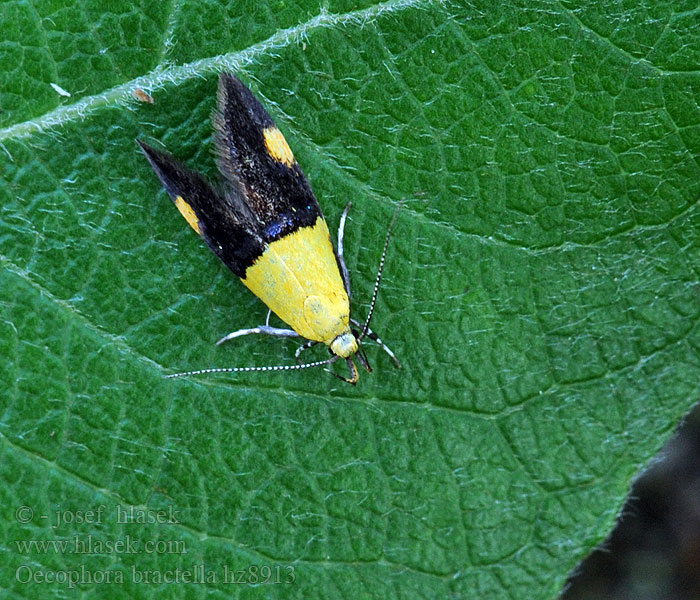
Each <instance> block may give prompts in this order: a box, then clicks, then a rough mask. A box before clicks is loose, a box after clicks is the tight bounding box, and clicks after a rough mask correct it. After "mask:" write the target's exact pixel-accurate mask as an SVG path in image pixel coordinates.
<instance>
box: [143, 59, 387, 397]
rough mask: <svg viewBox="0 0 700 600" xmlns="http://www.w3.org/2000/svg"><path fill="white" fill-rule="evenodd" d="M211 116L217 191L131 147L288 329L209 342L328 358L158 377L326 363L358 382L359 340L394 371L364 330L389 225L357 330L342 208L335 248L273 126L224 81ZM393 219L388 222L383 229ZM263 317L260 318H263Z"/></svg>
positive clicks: (230, 78) (235, 84)
mask: <svg viewBox="0 0 700 600" xmlns="http://www.w3.org/2000/svg"><path fill="white" fill-rule="evenodd" d="M217 100H218V102H217V108H216V110H215V112H214V115H213V123H214V130H215V136H214V145H215V148H216V154H217V165H218V168H219V171H220V172H221V174H222V175H223V182H222V186H221V187H220V189H215V188H213V187H212V186H211V185H210V184H209V183H208V182H207V181H206V180H205V179H204V178H203V177H202V176H201V175H200V174H199V173H196V172H194V171H191V170H190V169H188V168H187V167H185V166H184V165H183V164H182V163H180V162H179V161H177V160H176V159H175V158H173V157H172V156H171V155H169V154H167V153H166V152H162V151H159V150H155V149H153V148H151V147H150V146H148V145H147V144H145V143H143V142H142V141H140V140H137V142H138V144H139V145H140V146H141V150H142V151H143V153H144V154H145V156H146V158H147V159H148V162H149V163H150V164H151V167H152V168H153V170H154V171H155V173H156V175H157V176H158V179H159V180H160V182H161V184H162V185H163V187H164V188H165V190H166V191H167V192H168V194H169V196H170V198H171V199H172V201H173V202H174V204H175V206H176V207H177V208H178V210H179V211H180V213H181V214H182V216H183V217H185V219H186V220H187V222H188V223H189V224H190V226H191V227H192V229H194V230H195V231H196V232H197V233H198V234H199V235H200V236H201V237H202V239H203V240H204V241H205V242H206V244H207V245H208V246H209V248H210V249H211V251H212V252H213V253H214V254H216V256H218V257H219V258H220V259H221V261H222V262H223V263H224V264H225V265H226V266H227V267H228V268H229V269H231V271H233V273H234V274H235V275H237V276H238V277H239V278H240V279H241V281H243V283H244V284H245V285H246V286H247V287H248V288H249V289H250V290H251V291H252V292H253V293H254V294H255V295H256V296H257V297H258V298H260V299H261V300H262V301H263V302H264V303H265V304H266V305H267V307H268V308H269V309H270V311H271V312H274V313H275V314H276V315H277V316H278V317H279V318H280V319H281V320H282V321H284V322H285V323H287V324H288V325H289V326H290V327H291V329H280V328H276V327H271V326H269V325H268V324H267V323H266V324H265V325H261V326H259V327H254V328H251V329H241V330H238V331H234V332H233V333H230V334H229V335H227V336H225V337H224V338H222V339H221V340H219V342H218V343H221V342H224V341H226V340H230V339H233V338H235V337H239V336H242V335H248V334H253V333H259V334H266V335H273V336H278V337H301V338H304V339H306V340H307V341H306V343H305V344H304V345H302V346H301V347H300V348H299V350H298V351H297V353H296V356H297V358H298V357H299V354H300V351H301V350H303V349H304V348H308V347H309V346H311V345H313V344H316V343H323V344H325V345H326V346H327V347H328V349H329V352H330V354H331V358H328V359H326V360H322V361H316V362H311V363H301V364H296V365H278V366H268V367H232V368H224V369H201V370H197V371H188V372H186V373H176V374H174V375H169V376H168V377H178V376H183V375H196V374H201V373H215V372H237V371H279V370H294V369H303V368H309V367H315V366H321V365H328V364H330V363H333V362H335V361H336V360H338V359H339V358H343V359H345V361H346V363H347V366H348V369H349V371H350V376H349V377H347V378H345V377H341V379H343V380H345V381H347V382H348V383H352V384H354V383H356V382H357V381H358V378H359V374H358V371H357V367H356V366H355V363H354V362H353V358H357V360H358V362H359V363H360V364H361V365H362V366H363V367H364V368H365V369H366V370H367V371H371V368H370V366H369V363H368V362H367V357H366V356H365V354H364V352H363V351H362V347H361V341H362V339H363V338H364V337H365V336H366V337H369V338H370V339H373V340H374V341H376V342H377V343H378V344H379V345H380V346H381V347H382V348H383V349H384V350H385V351H386V352H387V353H388V354H389V355H390V356H391V358H392V360H393V361H394V363H395V364H396V365H397V366H400V365H399V363H398V360H397V359H396V357H395V356H394V354H393V353H392V352H391V350H389V349H388V348H387V347H386V346H385V345H384V344H383V343H382V342H381V340H379V338H378V337H377V336H376V335H375V334H374V333H373V332H372V331H371V330H370V329H369V321H370V318H371V316H372V313H373V310H374V305H375V302H376V298H377V290H378V287H379V281H380V279H381V273H382V268H383V265H384V258H385V256H386V251H387V247H388V243H389V234H390V232H391V226H390V227H389V231H388V232H387V236H386V240H385V243H384V249H383V252H382V257H381V261H380V267H379V271H378V273H377V279H376V282H375V288H374V293H373V296H372V302H371V304H370V310H369V316H368V318H367V320H366V321H365V323H364V324H361V323H359V322H357V321H355V320H354V319H352V318H351V316H350V282H349V277H348V270H347V268H346V266H345V263H344V261H343V254H342V240H343V228H344V225H345V220H346V217H347V211H348V209H349V207H350V204H348V206H346V208H345V211H344V212H343V216H342V217H341V220H340V227H339V231H338V250H337V252H336V250H335V248H334V247H333V244H332V242H331V239H330V234H329V232H328V226H327V225H326V221H325V219H324V218H323V214H322V213H321V208H320V207H319V205H318V202H317V201H316V198H315V197H314V194H313V192H312V191H311V188H310V187H309V183H308V182H307V180H306V177H305V176H304V174H303V173H302V170H301V168H300V167H299V165H298V164H297V162H296V160H295V158H294V155H293V154H292V151H291V149H290V148H289V145H288V144H287V142H286V140H285V139H284V136H283V135H282V133H281V132H280V130H279V129H278V128H277V126H276V125H275V123H274V121H273V120H272V118H271V117H270V115H269V114H268V113H267V111H266V110H265V109H264V108H263V106H262V105H261V104H260V102H258V100H257V99H256V98H255V96H253V94H252V93H251V92H250V90H248V88H246V87H245V85H243V83H241V81H240V80H238V78H236V77H235V76H234V75H231V74H228V73H223V74H221V75H220V77H219V87H218V94H217ZM395 219H396V214H395V215H394V220H392V226H393V223H394V221H395ZM268 317H269V314H268Z"/></svg>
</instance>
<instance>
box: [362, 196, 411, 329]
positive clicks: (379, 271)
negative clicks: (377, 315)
mask: <svg viewBox="0 0 700 600" xmlns="http://www.w3.org/2000/svg"><path fill="white" fill-rule="evenodd" d="M402 206H403V200H401V202H399V205H398V206H397V207H396V210H395V211H394V216H393V217H392V218H391V223H389V229H387V230H386V238H384V248H383V250H382V257H381V258H380V259H379V269H377V278H376V279H375V280H374V291H373V292H372V301H371V302H370V304H369V314H368V315H367V320H366V321H365V324H364V325H363V326H362V331H361V332H360V335H359V337H358V338H357V341H360V340H361V339H362V338H363V337H365V335H367V331H368V330H369V322H370V321H371V320H372V315H373V314H374V305H375V304H376V302H377V295H378V294H379V282H380V281H381V280H382V271H383V270H384V261H385V260H386V252H387V250H388V249H389V239H390V238H391V230H392V229H393V228H394V224H395V223H396V218H397V217H398V216H399V211H400V210H401V207H402Z"/></svg>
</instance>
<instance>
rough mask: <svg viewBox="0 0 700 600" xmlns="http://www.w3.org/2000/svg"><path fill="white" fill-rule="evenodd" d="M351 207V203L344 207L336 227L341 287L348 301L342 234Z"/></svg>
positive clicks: (348, 280)
mask: <svg viewBox="0 0 700 600" xmlns="http://www.w3.org/2000/svg"><path fill="white" fill-rule="evenodd" d="M351 206H352V202H348V203H347V204H346V205H345V209H344V210H343V214H342V215H340V224H339V225H338V254H337V257H338V267H340V276H341V277H342V278H343V285H344V286H345V291H346V293H347V295H348V300H349V299H350V274H349V273H348V268H347V267H346V266H345V259H344V258H343V234H344V233H345V220H346V219H347V218H348V211H349V210H350V207H351Z"/></svg>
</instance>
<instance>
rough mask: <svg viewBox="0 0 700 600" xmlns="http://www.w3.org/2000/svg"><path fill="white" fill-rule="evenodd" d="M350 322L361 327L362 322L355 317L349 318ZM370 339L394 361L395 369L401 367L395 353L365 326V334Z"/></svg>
mask: <svg viewBox="0 0 700 600" xmlns="http://www.w3.org/2000/svg"><path fill="white" fill-rule="evenodd" d="M350 322H351V323H352V324H353V325H354V326H355V327H362V323H358V322H357V321H356V320H355V319H350ZM365 335H366V336H367V337H368V338H369V339H370V340H372V341H373V342H375V343H376V344H377V346H379V347H380V348H381V349H382V350H384V352H386V353H387V354H388V355H389V356H390V357H391V360H393V361H394V365H395V366H396V368H397V369H400V368H401V363H400V362H399V359H398V358H396V355H395V354H394V353H393V352H392V351H391V350H390V349H389V347H388V346H387V345H386V344H385V343H384V342H382V340H380V339H379V336H378V335H377V334H376V333H374V331H372V330H371V329H369V328H367V333H366V334H365Z"/></svg>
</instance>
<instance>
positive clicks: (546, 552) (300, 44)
mask: <svg viewBox="0 0 700 600" xmlns="http://www.w3.org/2000/svg"><path fill="white" fill-rule="evenodd" d="M686 4H687V6H685V5H684V4H683V3H674V4H671V3H667V2H661V3H660V2H651V1H650V0H645V1H644V2H641V3H634V5H632V4H630V5H629V7H627V5H625V6H623V5H621V4H619V3H600V2H596V3H590V4H577V3H570V2H564V3H548V2H538V3H534V4H533V3H531V2H524V3H522V6H518V5H515V4H512V3H508V4H504V5H499V4H496V5H494V4H493V3H489V2H480V3H477V4H474V3H461V2H444V3H440V2H427V1H425V0H424V1H422V2H421V1H419V0H403V1H402V0H394V1H391V0H389V1H388V2H385V3H369V2H364V3H360V4H358V3H351V2H343V1H331V2H316V3H313V2H311V1H310V0H309V1H305V2H303V3H290V2H286V1H284V0H279V1H273V2H262V3H260V2H231V3H229V4H224V3H215V2H212V1H204V2H194V1H189V0H185V1H183V2H179V3H173V4H168V3H161V2H147V1H146V0H141V2H119V1H117V2H110V3H104V2H102V3H95V2H88V1H78V2H45V3H31V4H30V3H26V2H21V1H20V0H8V1H6V2H4V3H3V4H2V10H0V30H1V31H3V38H4V39H3V43H2V45H0V108H1V109H2V111H3V112H2V113H0V168H1V169H2V174H3V177H2V181H1V182H0V261H2V263H1V264H2V271H1V272H0V306H1V307H2V309H1V311H0V357H2V360H0V374H1V375H2V378H1V380H0V382H1V383H2V387H3V392H2V395H1V397H2V419H1V421H0V453H1V458H0V479H1V481H2V485H1V486H0V490H1V492H0V500H1V501H2V502H1V504H2V520H1V521H0V525H1V526H2V539H3V544H2V555H3V557H4V558H3V564H4V565H5V566H6V568H5V569H4V570H3V571H2V572H1V574H0V589H2V590H3V594H2V595H3V597H4V596H7V597H8V598H9V597H11V598H48V597H51V598H55V597H65V598H73V597H79V596H80V597H83V598H103V597H109V598H152V597H156V596H157V597H158V598H200V597H202V596H203V595H207V597H209V596H211V597H216V598H219V597H221V598H228V597H244V598H250V597H266V598H378V599H379V598H381V599H384V598H447V597H454V598H458V597H488V598H523V599H532V598H551V597H553V596H554V595H556V593H557V592H558V591H559V590H560V588H561V586H562V585H563V583H564V581H565V579H566V576H567V573H568V572H569V571H570V569H572V568H573V567H574V566H575V565H576V564H577V562H578V561H579V560H580V559H581V558H582V557H584V556H585V555H586V554H587V553H588V552H589V551H590V550H591V548H593V547H594V546H595V544H597V543H598V542H599V541H600V540H601V539H602V538H603V537H604V536H605V535H606V533H607V532H608V531H609V529H610V527H611V526H612V525H613V523H614V520H615V516H616V513H617V511H618V509H619V507H620V506H621V504H622V502H623V500H624V496H625V493H626V490H627V488H628V485H629V482H630V479H631V478H632V477H633V476H634V475H635V473H637V472H638V471H639V469H640V468H641V467H643V466H644V465H645V464H646V463H647V462H648V461H649V460H650V458H651V457H653V456H654V454H655V452H656V451H657V450H658V449H659V448H660V447H661V445H662V444H663V443H664V442H665V440H666V439H667V438H668V436H669V435H670V433H671V432H672V430H673V429H674V427H675V425H676V423H677V422H678V420H679V419H680V418H681V417H682V415H683V414H684V413H685V412H686V411H687V410H688V408H689V407H690V406H691V405H692V403H693V402H694V401H695V400H696V399H697V397H698V393H699V392H700V389H699V388H700V385H699V383H698V382H699V381H700V368H699V367H698V365H699V364H700V360H699V359H700V357H699V356H698V354H699V352H698V349H699V347H700V332H699V328H698V322H699V321H698V317H699V316H700V287H699V286H698V283H697V281H698V264H700V251H699V249H700V205H699V204H698V194H700V169H699V164H698V157H699V156H700V107H699V106H698V98H700V74H699V73H698V71H697V55H698V50H699V48H698V39H700V38H699V37H698V19H699V18H700V12H699V11H698V9H697V7H696V6H695V5H694V4H690V3H686ZM222 70H229V71H234V72H236V73H237V74H238V75H239V76H241V77H242V78H243V79H244V80H245V81H246V82H247V83H248V84H249V85H250V86H251V88H252V89H253V90H254V92H255V93H256V94H257V95H258V96H259V97H260V98H261V99H262V101H263V103H264V104H265V105H266V106H267V107H268V109H269V110H270V112H271V114H272V115H273V117H274V118H275V119H276V120H277V123H278V125H279V126H280V128H281V129H282V130H283V131H284V133H285V135H286V136H287V139H288V141H289V143H290V145H291V147H292V149H293V150H294V152H295V155H296V157H297V159H298V160H299V162H300V164H301V165H302V166H303V168H304V170H305V172H306V174H307V176H308V177H309V180H310V181H311V183H312V186H313V188H314V190H315V192H316V195H317V197H318V198H319V202H320V204H321V206H322V207H323V209H324V211H325V214H326V217H327V219H328V221H329V223H330V225H331V228H334V227H335V226H336V224H337V220H338V217H339V214H340V211H341V210H342V207H343V206H344V205H345V203H346V202H347V201H348V200H352V201H353V209H352V212H351V215H350V222H349V223H348V228H347V235H346V240H345V247H346V259H347V262H348V264H349V267H350V271H351V278H352V283H353V310H354V312H355V314H356V315H357V316H358V317H360V318H362V317H363V316H364V315H365V313H366V310H367V306H368V302H369V298H370V296H371V290H372V284H373V280H374V276H375V272H376V266H377V262H378V259H379V253H380V251H381V244H382V240H383V237H384V233H385V231H386V227H387V224H388V222H389V220H390V218H391V215H392V213H393V209H394V206H395V205H396V203H397V202H398V201H399V200H401V199H406V206H405V208H404V209H403V211H402V213H401V214H400V216H399V220H398V224H397V227H396V229H395V236H394V239H393V242H392V245H391V248H390V252H389V256H388V260H387V266H386V270H385V273H384V283H383V287H382V289H381V291H380V295H379V301H378V305H377V310H376V314H375V317H374V320H373V327H374V328H376V330H377V331H378V333H379V334H380V335H381V337H382V339H383V340H384V341H386V343H387V344H388V345H389V346H390V347H391V348H392V349H393V350H394V351H395V352H396V353H397V355H398V356H399V357H400V359H401V361H402V363H403V369H402V370H400V371H399V370H395V369H394V368H393V366H392V364H391V361H390V360H389V359H388V357H387V356H386V355H385V354H384V353H383V352H381V351H380V350H378V349H377V348H376V347H373V346H369V347H368V354H369V359H370V362H371V363H372V365H373V366H374V372H373V373H372V374H363V375H362V378H361V380H360V383H359V385H358V386H357V387H355V388H352V387H350V386H348V385H346V384H344V383H342V382H340V381H338V380H336V379H334V378H332V377H330V376H328V375H327V374H325V373H323V372H322V371H321V370H309V371H305V372H297V373H287V374H264V375H263V374H254V373H250V374H240V375H236V376H233V375H229V376H218V377H217V376H203V377H199V378H188V379H183V380H164V379H163V375H164V374H166V373H170V372H174V371H182V370H189V369H196V368H205V367H219V366H220V367H225V366H247V365H270V364H293V357H292V355H293V351H294V349H295V344H294V343H292V342H290V341H286V342H285V341H279V340H274V339H252V338H251V339H246V338H244V339H240V340H236V341H235V342H231V343H229V344H227V345H224V346H221V347H216V346H214V341H215V340H217V339H218V338H219V337H220V336H222V335H224V334H225V333H227V332H229V331H231V330H234V329H237V328H240V327H245V326H253V325H256V324H259V323H261V322H262V321H263V320H264V319H265V315H266V309H265V307H264V306H263V305H262V304H261V303H260V302H259V301H258V300H257V299H256V298H254V297H253V296H252V295H251V294H250V293H249V292H248V291H247V290H246V289H245V288H244V287H243V286H242V285H241V284H240V283H239V282H238V281H237V280H236V279H235V277H233V276H232V275H231V274H230V273H229V272H228V271H227V270H226V269H225V268H224V267H222V265H221V264H220V263H219V262H218V261H217V260H216V259H215V258H214V256H213V255H212V254H211V253H210V252H209V251H208V250H207V249H206V248H205V247H204V246H203V244H202V243H201V241H200V240H199V239H198V237H197V236H196V235H194V234H193V233H192V231H191V230H190V229H189V228H188V227H187V226H186V224H185V223H184V221H183V220H182V218H181V217H180V216H179V215H178V214H177V211H175V210H174V209H173V207H172V206H171V205H170V203H169V201H168V200H167V198H166V197H165V194H164V193H163V192H162V191H160V190H159V185H158V183H157V181H156V179H155V177H154V176H153V174H152V172H151V171H150V169H149V167H148V165H147V164H146V162H145V161H144V159H143V157H142V156H141V155H140V153H139V152H138V149H137V147H136V144H135V143H134V139H135V138H137V137H140V138H144V139H146V140H151V141H153V140H158V141H161V142H162V143H163V144H164V146H165V147H166V148H168V149H169V150H170V151H171V152H172V153H174V154H175V155H176V156H178V157H179V158H180V159H182V160H184V161H185V162H187V164H189V165H190V166H191V167H193V168H195V169H198V170H200V171H202V172H204V173H205V174H206V175H207V176H209V177H210V178H212V179H213V178H215V177H216V169H215V165H214V159H213V156H212V150H211V126H210V122H209V116H210V113H211V111H212V108H213V106H214V90H215V87H216V76H217V73H218V72H220V71H222ZM51 84H55V86H52V85H51ZM56 86H58V88H57V87H56ZM57 89H58V90H59V91H60V90H65V92H67V93H69V94H70V96H65V95H61V94H60V93H59V91H57ZM137 89H141V90H143V91H144V92H146V93H148V94H150V95H151V96H152V97H153V100H154V102H153V104H150V103H147V102H139V101H138V100H137V99H136V98H135V97H134V96H133V94H134V92H135V90H137ZM309 352H310V354H309V355H308V356H309V358H311V357H312V356H318V357H323V356H325V354H324V352H323V351H322V349H316V350H312V351H309ZM314 353H316V354H314ZM22 507H26V509H31V511H32V512H28V511H27V510H26V509H23V508H22ZM101 507H102V508H101ZM133 507H136V508H137V509H140V510H141V513H138V514H140V515H141V516H144V514H147V516H150V517H153V519H155V515H156V513H154V512H151V513H144V512H143V511H145V510H146V509H149V510H151V511H157V510H162V511H164V512H163V515H161V516H163V518H166V519H169V522H165V523H164V522H155V523H139V522H123V521H124V519H120V516H121V517H123V511H129V510H130V509H132V508H133ZM57 511H58V514H59V515H61V520H62V522H61V523H58V522H57V514H56V513H57ZM80 511H82V512H80ZM88 511H95V513H94V514H92V516H90V515H89V514H88ZM120 511H122V512H120ZM169 511H170V512H169ZM130 514H132V513H130ZM27 515H29V516H27ZM98 515H100V516H99V518H98ZM133 516H134V515H133V514H132V518H133ZM43 517H46V518H43ZM71 518H72V519H73V520H74V521H76V520H78V519H80V520H81V522H72V523H71V522H67V523H66V522H63V521H65V520H66V519H68V520H70V519H71ZM161 520H162V519H161ZM31 540H38V541H47V540H59V541H65V542H67V543H68V544H69V546H68V547H67V548H62V547H57V548H47V547H38V546H33V545H31V544H30V545H27V543H28V542H29V541H31ZM76 540H77V542H78V546H76V545H75V544H76ZM98 542H99V543H100V544H103V546H102V547H100V548H98V547H97V546H96V545H95V544H97V543H98ZM127 542H134V543H135V546H134V545H132V546H128V545H127ZM156 542H159V543H160V545H155V543H156ZM81 543H82V544H85V545H84V546H80V544H81ZM88 543H92V544H93V545H92V546H88ZM149 543H150V544H151V546H150V551H149V550H147V544H149ZM71 544H73V545H72V546H71ZM109 544H112V547H111V550H110V549H109ZM81 548H82V550H83V551H82V552H81V551H80V549H81ZM129 550H133V552H132V551H129ZM253 567H255V568H257V569H258V570H257V571H256V570H255V568H253ZM227 569H228V572H227V571H226V570H227ZM268 569H269V578H268V581H267V583H266V584H265V585H260V578H261V577H262V578H264V574H265V573H268ZM178 570H179V571H178ZM186 573H189V576H188V575H185V574H186ZM227 574H228V576H229V580H227V581H225V580H224V578H225V577H226V575H227ZM200 575H201V577H203V578H204V579H205V580H207V578H208V581H205V582H204V583H194V581H195V580H197V578H198V577H199V576H200ZM291 576H293V578H294V582H293V583H281V582H282V581H287V580H288V579H289V578H290V577H291ZM178 577H179V579H178ZM188 577H189V578H188ZM255 577H258V579H257V580H254V579H255ZM76 578H77V581H76ZM119 578H122V579H123V582H120V581H117V580H118V579H119ZM212 578H213V579H215V580H212ZM234 579H235V580H239V581H245V582H248V583H244V584H240V583H239V584H234V583H232V581H233V580H234ZM175 580H177V581H179V582H180V584H179V585H166V583H170V582H171V581H175ZM256 582H257V585H255V584H256ZM277 582H280V583H277Z"/></svg>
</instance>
